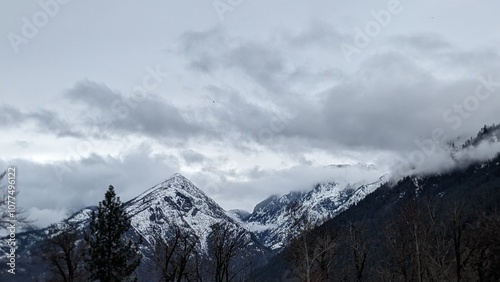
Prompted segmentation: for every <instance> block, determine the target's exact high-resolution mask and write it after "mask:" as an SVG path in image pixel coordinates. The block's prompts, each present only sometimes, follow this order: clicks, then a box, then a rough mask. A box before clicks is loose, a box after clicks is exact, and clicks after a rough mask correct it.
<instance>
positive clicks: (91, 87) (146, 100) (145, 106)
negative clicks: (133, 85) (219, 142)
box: [65, 81, 211, 139]
mask: <svg viewBox="0 0 500 282" xmlns="http://www.w3.org/2000/svg"><path fill="white" fill-rule="evenodd" d="M65 97H66V98H67V99H68V100H69V101H75V102H79V103H81V104H83V106H84V108H83V109H81V116H82V119H83V120H84V121H85V124H84V126H86V127H87V128H93V131H94V132H95V133H96V136H109V135H113V134H137V135H146V136H149V137H152V138H157V139H182V138H189V137H191V136H193V135H196V134H203V133H206V134H208V133H209V132H210V128H211V127H210V124H199V123H198V122H197V121H195V120H192V119H191V118H192V117H193V116H190V115H189V110H186V111H187V113H183V112H182V111H181V109H179V108H178V107H176V106H174V105H172V104H171V103H169V102H168V101H167V100H165V99H163V98H162V97H161V96H159V95H156V94H153V93H147V94H145V95H144V96H140V97H139V98H134V96H132V97H128V96H125V95H122V94H120V93H118V92H115V91H112V90H111V89H110V88H108V87H107V86H106V85H104V84H98V83H95V82H92V81H82V82H79V83H78V84H77V85H76V86H75V87H74V88H72V89H71V90H69V91H67V92H66V94H65Z"/></svg>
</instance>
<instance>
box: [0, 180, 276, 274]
mask: <svg viewBox="0 0 500 282" xmlns="http://www.w3.org/2000/svg"><path fill="white" fill-rule="evenodd" d="M124 205H125V210H126V212H127V214H128V215H129V216H130V219H131V229H130V230H129V231H128V233H127V236H128V237H129V238H131V239H132V240H139V238H142V244H141V247H140V250H141V252H142V253H143V255H144V257H145V260H143V264H141V266H140V268H141V269H142V272H143V273H147V271H149V270H148V267H149V268H150V267H151V266H149V265H148V263H147V262H148V261H151V260H149V259H148V258H149V257H150V256H151V254H152V252H153V250H154V249H153V246H152V243H153V241H152V240H153V236H154V235H158V233H159V234H160V235H161V236H163V237H164V238H170V236H172V234H173V230H174V227H175V228H180V229H181V230H182V231H183V232H186V233H187V234H190V235H194V236H195V237H196V238H198V239H199V243H200V244H199V248H198V253H199V254H200V255H202V256H203V255H207V253H208V250H207V248H208V240H209V236H210V235H209V234H210V231H211V230H212V226H214V225H216V224H219V225H222V226H226V227H228V228H229V230H230V231H231V233H230V234H240V233H243V236H239V239H240V240H243V242H241V244H243V245H244V246H245V256H246V257H245V258H244V259H246V260H252V259H253V258H256V257H258V259H259V260H262V258H265V257H266V255H267V254H269V253H270V252H269V250H268V249H267V248H265V247H264V246H263V245H262V244H260V243H259V242H258V240H257V239H256V238H255V236H254V235H253V234H252V233H251V232H249V231H248V230H247V229H245V228H243V227H242V226H241V224H240V223H239V222H238V221H236V220H234V219H233V218H231V217H230V216H228V215H226V212H225V211H224V209H223V208H221V207H220V206H219V205H218V204H217V203H215V202H214V201H213V200H212V199H211V198H209V197H207V196H206V195H205V194H204V193H203V191H201V190H200V189H198V188H197V187H196V186H195V185H194V184H193V183H191V182H190V181H189V180H188V179H186V178H185V177H183V176H182V175H180V174H175V175H173V176H172V177H171V178H169V179H168V180H166V181H164V182H162V183H160V184H158V185H155V186H154V187H152V188H150V189H148V190H146V191H145V192H144V193H142V194H140V195H139V196H137V197H136V198H134V199H132V200H130V201H128V202H126V203H124ZM95 208H96V207H88V208H85V209H82V210H80V211H79V212H77V213H75V214H74V215H72V216H71V217H69V218H68V219H65V220H63V221H62V222H59V223H56V224H53V225H51V226H49V227H47V228H45V229H42V230H34V231H30V232H25V233H20V234H18V235H17V240H18V243H19V248H18V251H17V254H18V255H19V257H20V259H19V261H24V262H29V263H28V264H25V265H19V268H18V269H19V271H18V272H19V273H20V275H19V276H18V278H20V279H27V280H19V281H29V280H30V279H31V278H32V277H28V276H26V277H24V276H23V275H29V273H37V274H40V272H43V269H41V268H40V267H39V265H40V262H39V261H37V259H39V258H37V257H36V256H33V253H36V251H37V250H38V249H39V246H40V245H41V244H42V242H43V240H44V239H45V238H47V237H52V236H55V235H57V234H59V233H60V232H61V231H62V230H64V229H65V228H67V227H70V228H71V229H72V230H76V231H77V232H78V233H79V234H80V237H81V238H83V234H84V233H85V231H86V230H87V228H88V226H89V222H90V218H91V215H92V211H93V210H94V209H95ZM6 242H7V241H6V240H1V241H0V249H1V250H6V249H8V248H7V246H6V245H5V244H6ZM6 254H7V253H5V252H0V259H2V257H3V256H5V255H6ZM37 265H38V266H37Z"/></svg>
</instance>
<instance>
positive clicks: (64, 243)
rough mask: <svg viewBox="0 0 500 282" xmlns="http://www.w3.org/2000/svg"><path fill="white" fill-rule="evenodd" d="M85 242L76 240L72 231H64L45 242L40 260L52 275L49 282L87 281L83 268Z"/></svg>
mask: <svg viewBox="0 0 500 282" xmlns="http://www.w3.org/2000/svg"><path fill="white" fill-rule="evenodd" d="M84 254H85V242H84V241H83V240H80V241H79V240H78V237H77V235H76V233H75V232H74V231H73V230H70V229H65V230H63V231H62V232H61V233H59V234H58V235H56V236H54V237H51V238H48V239H46V240H45V243H44V245H43V246H42V253H41V258H42V259H43V260H44V261H45V262H46V263H47V264H48V265H49V267H50V269H51V270H52V273H53V276H54V277H53V278H52V280H51V281H64V282H76V281H85V280H86V279H87V275H86V272H85V270H84V267H83V263H84V261H83V258H84Z"/></svg>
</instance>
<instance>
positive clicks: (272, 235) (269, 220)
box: [243, 167, 388, 250]
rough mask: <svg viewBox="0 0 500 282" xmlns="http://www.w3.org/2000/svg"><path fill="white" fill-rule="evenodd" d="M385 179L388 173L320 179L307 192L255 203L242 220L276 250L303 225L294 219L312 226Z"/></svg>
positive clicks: (379, 184) (371, 189)
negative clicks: (370, 178) (351, 179)
mask: <svg viewBox="0 0 500 282" xmlns="http://www.w3.org/2000/svg"><path fill="white" fill-rule="evenodd" d="M337 168H339V167H337ZM340 168H342V167H340ZM387 180H388V176H387V175H383V176H381V177H380V178H379V179H378V180H376V181H374V182H372V183H362V182H358V183H355V184H350V183H345V182H322V183H319V184H317V185H316V186H315V187H314V188H313V189H312V190H310V191H308V192H304V191H294V192H290V193H288V194H286V195H283V196H271V197H269V198H267V199H266V200H264V201H262V202H261V203H259V204H258V205H256V206H255V208H254V210H253V212H252V213H251V215H250V216H249V217H248V218H246V219H245V220H244V221H243V222H244V224H245V225H246V228H248V230H250V231H252V232H253V233H255V234H256V236H257V238H259V240H260V241H261V242H262V243H263V244H264V245H266V246H268V247H270V248H271V249H273V250H278V249H280V248H281V247H283V245H284V244H286V242H287V240H289V239H291V238H293V237H294V236H296V235H297V234H298V233H299V232H300V228H303V226H301V225H300V224H297V222H298V221H300V222H301V223H307V224H308V225H310V226H312V227H314V226H316V225H319V224H321V223H323V222H324V221H325V220H327V219H330V218H333V217H335V216H336V215H338V214H339V213H341V212H342V211H344V210H346V209H348V208H349V207H351V206H352V205H355V204H356V203H358V202H359V201H360V200H362V199H363V198H364V197H365V196H366V195H368V194H370V193H372V192H373V191H375V190H376V189H377V188H378V187H380V186H381V185H382V184H384V183H385V182H386V181H387Z"/></svg>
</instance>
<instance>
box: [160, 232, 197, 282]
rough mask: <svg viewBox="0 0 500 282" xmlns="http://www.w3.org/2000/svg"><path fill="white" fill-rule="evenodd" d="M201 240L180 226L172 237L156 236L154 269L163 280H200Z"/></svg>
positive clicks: (178, 281)
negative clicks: (199, 245)
mask: <svg viewBox="0 0 500 282" xmlns="http://www.w3.org/2000/svg"><path fill="white" fill-rule="evenodd" d="M198 243H199V240H198V238H197V237H195V236H194V235H191V234H188V233H187V232H185V231H183V230H182V229H181V228H179V227H174V230H173V234H172V236H171V237H170V238H168V239H165V238H164V237H163V236H162V235H161V234H160V233H157V234H155V236H154V244H155V246H154V269H155V271H156V272H157V274H158V276H159V279H160V280H162V281H177V282H180V281H195V280H199V275H200V273H199V272H198V271H197V270H198V266H197V264H198V263H197V262H198V260H199V257H198V253H197V246H198Z"/></svg>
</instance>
